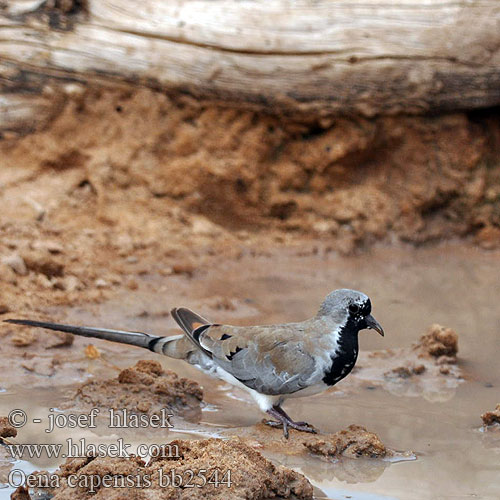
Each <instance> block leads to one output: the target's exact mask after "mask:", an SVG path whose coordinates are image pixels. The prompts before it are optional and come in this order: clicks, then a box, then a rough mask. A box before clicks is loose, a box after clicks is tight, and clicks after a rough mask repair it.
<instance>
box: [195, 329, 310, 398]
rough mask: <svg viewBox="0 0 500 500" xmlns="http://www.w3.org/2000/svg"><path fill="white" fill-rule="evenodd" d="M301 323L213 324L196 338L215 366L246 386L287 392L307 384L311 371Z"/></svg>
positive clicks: (263, 392)
mask: <svg viewBox="0 0 500 500" xmlns="http://www.w3.org/2000/svg"><path fill="white" fill-rule="evenodd" d="M302 325H303V324H302V323H294V324H288V325H274V326H264V327H260V326H255V327H234V326H229V325H213V326H210V327H208V328H206V329H205V330H204V331H202V332H201V333H200V335H199V337H198V341H199V343H200V346H201V348H202V349H203V350H204V351H205V352H208V353H210V355H211V356H212V359H213V360H214V361H215V363H217V365H219V366H220V367H221V368H223V369H224V370H225V371H226V372H228V373H230V374H231V375H232V376H233V377H235V378H236V379H238V380H239V381H240V382H242V383H243V384H245V385H246V386H247V387H250V388H251V389H255V390H256V391H258V392H260V393H262V394H271V395H278V394H291V393H293V392H297V391H299V390H301V389H304V388H305V387H307V386H308V382H309V380H310V378H311V376H312V374H313V373H314V371H315V364H316V363H315V360H314V357H313V356H312V355H311V354H310V349H308V346H307V344H306V341H305V337H306V336H305V335H304V328H303V327H302ZM309 347H310V346H309Z"/></svg>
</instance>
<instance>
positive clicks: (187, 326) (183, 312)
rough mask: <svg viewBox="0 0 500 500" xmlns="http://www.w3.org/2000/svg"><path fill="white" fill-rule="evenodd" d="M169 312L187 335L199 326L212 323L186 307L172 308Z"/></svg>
mask: <svg viewBox="0 0 500 500" xmlns="http://www.w3.org/2000/svg"><path fill="white" fill-rule="evenodd" d="M171 314H172V317H173V318H174V319H175V321H176V322H177V324H178V325H179V326H180V327H181V328H182V329H183V330H184V331H185V332H186V333H187V334H188V335H192V334H193V332H194V331H195V330H197V329H198V328H200V326H209V325H211V324H212V322H211V321H208V319H205V318H204V317H203V316H200V315H199V314H196V313H195V312H194V311H191V309H187V308H186V307H178V308H175V309H172V311H171Z"/></svg>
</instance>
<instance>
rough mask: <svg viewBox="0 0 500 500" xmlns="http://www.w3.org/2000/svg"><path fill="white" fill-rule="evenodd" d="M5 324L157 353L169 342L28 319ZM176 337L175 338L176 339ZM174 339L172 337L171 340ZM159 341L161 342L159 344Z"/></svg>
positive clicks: (126, 333) (100, 329) (120, 331)
mask: <svg viewBox="0 0 500 500" xmlns="http://www.w3.org/2000/svg"><path fill="white" fill-rule="evenodd" d="M4 322H5V323H12V324H14V325H25V326H35V327H39V328H46V329H48V330H55V331H59V332H68V333H72V334H74V335H79V336H81V337H91V338H97V339H103V340H111V341H112V342H120V343H122V344H129V345H135V346H138V347H144V348H145V349H149V350H151V351H153V352H158V350H157V349H158V348H159V347H160V346H159V345H157V344H161V345H162V346H163V345H164V344H165V343H166V340H167V339H168V340H170V337H159V336H156V335H149V334H147V333H142V332H126V331H122V330H109V329H106V328H93V327H88V326H75V325H61V324H59V323H49V322H45V321H33V320H30V319H6V320H4ZM178 337H179V336H176V337H175V338H178ZM173 339H174V337H172V340H173ZM160 341H161V342H160Z"/></svg>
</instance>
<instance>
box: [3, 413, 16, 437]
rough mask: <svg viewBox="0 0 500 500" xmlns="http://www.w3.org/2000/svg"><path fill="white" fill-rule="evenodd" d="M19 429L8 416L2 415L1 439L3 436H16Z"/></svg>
mask: <svg viewBox="0 0 500 500" xmlns="http://www.w3.org/2000/svg"><path fill="white" fill-rule="evenodd" d="M16 436H17V429H16V428H15V427H12V425H10V423H9V419H8V418H7V417H0V440H1V438H9V437H16Z"/></svg>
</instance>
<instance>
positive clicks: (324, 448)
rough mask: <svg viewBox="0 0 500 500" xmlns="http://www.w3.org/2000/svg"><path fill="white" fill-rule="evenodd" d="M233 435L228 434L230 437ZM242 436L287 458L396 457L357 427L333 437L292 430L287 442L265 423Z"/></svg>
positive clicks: (280, 432)
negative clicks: (296, 456)
mask: <svg viewBox="0 0 500 500" xmlns="http://www.w3.org/2000/svg"><path fill="white" fill-rule="evenodd" d="M231 433H232V431H231V430H229V431H227V434H228V435H231ZM239 436H240V438H241V439H243V440H244V441H245V442H246V443H248V444H249V445H250V446H253V447H255V448H261V449H266V450H269V451H276V452H279V453H284V454H285V455H302V454H304V453H305V452H307V451H308V452H310V453H312V454H314V455H318V456H321V457H323V458H326V457H328V458H342V457H345V458H360V457H365V458H384V457H387V456H393V455H394V454H395V452H394V451H393V450H391V449H389V448H387V447H386V446H385V445H384V444H383V443H382V441H381V440H380V438H379V437H378V436H377V435H376V434H375V433H373V432H370V431H368V430H366V428H364V427H362V426H360V425H354V424H352V425H350V426H349V427H347V429H343V430H340V431H338V432H335V433H333V434H323V433H319V434H307V433H304V432H300V431H296V430H293V429H291V430H290V436H289V438H288V439H284V438H283V431H282V430H281V429H276V428H272V427H270V426H268V425H266V424H265V423H263V422H262V423H259V424H257V425H255V426H253V427H249V428H248V429H245V430H243V431H242V432H241V433H240V434H239Z"/></svg>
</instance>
